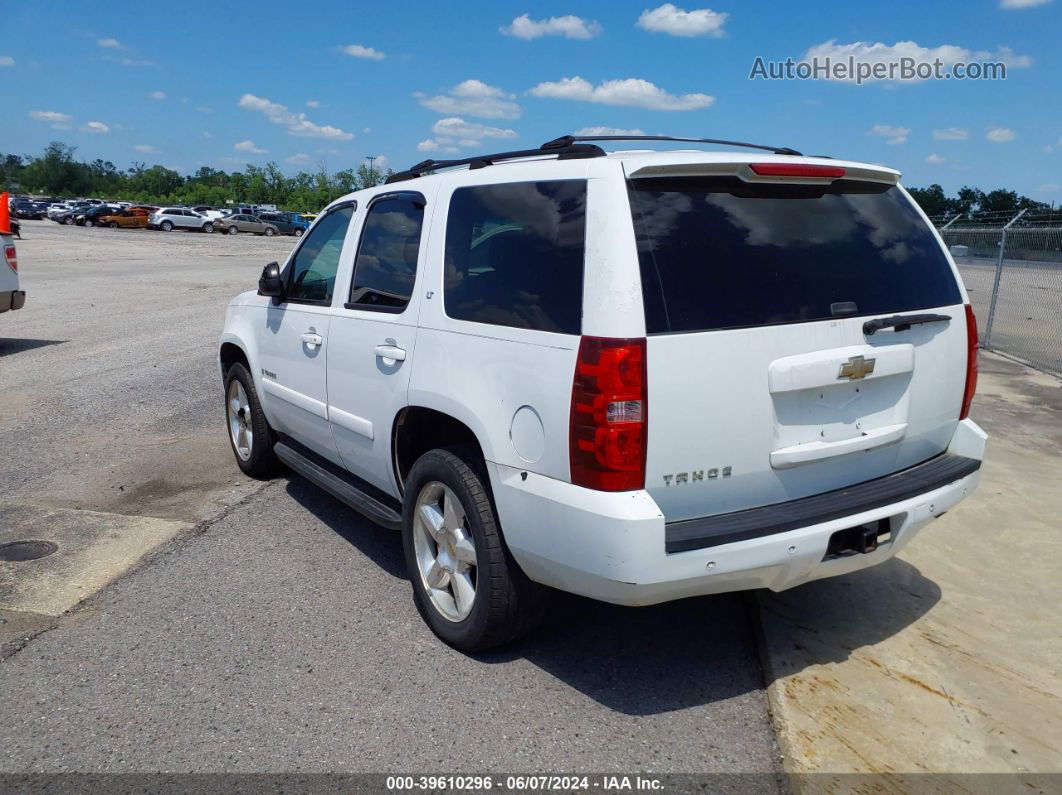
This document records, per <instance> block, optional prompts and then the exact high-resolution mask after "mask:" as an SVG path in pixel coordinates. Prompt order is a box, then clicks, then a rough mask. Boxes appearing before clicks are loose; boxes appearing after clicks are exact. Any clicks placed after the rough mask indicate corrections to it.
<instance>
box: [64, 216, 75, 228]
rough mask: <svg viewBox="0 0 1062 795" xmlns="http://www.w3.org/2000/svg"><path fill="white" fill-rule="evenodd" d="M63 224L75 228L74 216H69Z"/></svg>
mask: <svg viewBox="0 0 1062 795" xmlns="http://www.w3.org/2000/svg"><path fill="white" fill-rule="evenodd" d="M63 224H65V225H66V226H73V225H74V218H73V216H70V215H68V216H67V217H66V218H64V219H63Z"/></svg>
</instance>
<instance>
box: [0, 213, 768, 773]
mask: <svg viewBox="0 0 1062 795" xmlns="http://www.w3.org/2000/svg"><path fill="white" fill-rule="evenodd" d="M26 237H27V239H26V240H25V241H24V242H23V243H22V244H20V247H19V260H20V265H21V266H22V270H23V284H24V285H25V289H26V290H27V291H28V301H27V304H26V308H25V309H24V310H21V311H20V312H17V313H12V314H11V315H6V316H4V317H3V318H0V329H2V332H3V334H4V338H0V372H2V373H3V376H2V377H3V383H4V397H5V405H4V408H3V414H2V415H0V435H3V436H4V438H21V439H23V440H25V441H26V443H25V444H21V445H14V446H12V447H9V448H8V450H7V455H6V456H5V458H4V460H3V461H2V462H0V480H2V482H3V488H4V491H5V492H6V493H7V494H8V496H13V497H15V498H17V499H19V500H22V501H25V502H32V503H34V504H40V505H57V506H61V507H65V508H70V507H83V508H93V509H95V510H101V511H110V512H114V513H122V514H140V515H151V516H162V517H167V518H172V519H179V520H182V521H191V522H197V523H198V524H197V526H196V531H195V532H193V533H191V534H186V535H183V536H181V537H179V538H178V539H177V540H175V541H172V542H170V543H168V544H167V545H165V546H163V547H162V548H160V550H158V551H156V552H155V553H154V554H153V555H152V556H150V558H149V559H148V560H147V561H145V562H143V563H141V564H140V565H139V566H138V567H137V568H136V569H135V570H134V571H132V572H130V573H128V574H127V575H126V576H125V577H123V578H122V579H120V580H119V581H118V582H116V583H115V584H113V585H111V586H110V587H109V588H107V589H105V590H103V591H102V592H100V593H99V594H97V595H96V596H95V597H93V598H91V599H89V600H88V601H87V602H85V603H84V604H83V605H82V606H81V607H80V608H78V609H75V610H74V611H72V612H71V613H69V614H67V615H66V616H64V617H63V618H62V619H60V620H59V622H58V625H57V626H56V627H55V628H53V629H51V630H50V631H47V632H44V633H43V634H40V635H38V636H37V637H36V638H34V639H33V640H32V641H30V642H29V643H28V644H27V645H25V647H23V648H22V649H21V650H20V651H18V652H17V653H16V654H14V655H13V656H10V657H8V658H7V659H6V660H5V661H3V662H2V663H0V690H2V692H3V693H4V694H5V695H4V702H3V706H2V707H0V770H2V771H5V772H59V771H77V772H116V771H176V772H182V771H211V772H216V771H233V772H250V771H268V772H280V771H344V772H353V771H371V772H392V771H417V772H427V773H435V772H464V773H477V772H484V771H494V772H511V771H514V770H519V771H523V772H573V771H586V772H589V771H598V772H601V771H622V772H634V771H657V772H671V773H677V772H696V773H703V772H733V773H761V774H766V775H761V776H758V777H753V778H748V779H740V780H739V783H741V782H744V785H746V787H747V788H756V789H762V788H768V789H769V788H773V786H774V778H773V775H772V774H773V773H774V771H776V769H777V759H778V752H777V748H776V746H775V742H774V737H773V733H772V731H771V727H770V724H769V720H768V717H767V712H766V703H765V698H764V694H763V685H764V682H763V675H762V672H761V669H760V665H759V662H758V659H757V655H756V650H755V645H754V641H753V637H752V634H751V631H750V628H749V621H748V618H747V612H746V604H745V601H744V599H743V597H741V596H734V595H728V596H719V597H710V598H702V599H693V600H687V601H683V602H678V603H672V604H668V605H661V606H657V607H652V608H641V609H626V608H618V607H612V606H608V605H603V604H599V603H595V602H590V601H587V600H583V599H579V598H575V597H570V596H564V595H558V597H557V599H556V602H555V604H554V606H553V609H552V611H551V615H550V618H549V622H548V625H547V627H546V628H544V629H543V630H542V631H540V632H539V633H538V634H537V635H536V636H534V637H532V638H530V639H528V640H526V641H524V642H523V643H520V644H518V645H516V646H514V647H512V648H510V649H507V650H505V651H503V652H500V653H495V654H491V655H485V656H480V657H476V658H472V657H467V656H464V655H461V654H458V653H456V652H454V651H452V650H450V649H448V648H447V647H445V646H443V645H442V644H440V643H439V642H438V641H437V640H436V639H435V638H434V636H432V635H431V633H430V632H429V631H428V630H427V628H426V627H425V626H424V625H423V623H422V622H421V621H420V619H419V617H418V616H417V614H416V611H415V609H414V607H413V604H412V600H411V596H410V593H409V584H408V582H406V580H405V579H404V572H403V565H402V561H401V557H402V556H401V547H400V544H399V539H398V536H397V535H395V534H392V533H388V532H387V531H384V530H381V529H379V528H376V527H374V526H372V525H370V524H368V523H366V522H365V521H363V520H361V519H360V518H358V517H357V516H355V515H354V514H352V513H351V512H349V511H347V510H346V509H344V508H343V507H342V506H340V505H339V504H338V503H336V502H334V501H333V500H332V499H331V498H329V497H327V496H325V495H323V494H322V493H321V492H319V491H317V490H316V489H314V488H313V487H312V486H310V485H309V484H307V483H306V482H305V481H302V480H300V479H299V478H297V477H295V476H292V477H291V478H290V479H288V478H281V479H279V480H277V481H275V482H273V483H271V484H269V485H267V486H265V487H264V488H263V487H261V486H259V485H257V484H252V483H249V482H248V481H246V480H245V479H243V478H242V477H240V476H239V474H238V471H237V469H236V467H235V465H234V464H233V463H232V461H231V459H230V456H231V453H230V451H229V450H228V447H227V442H226V440H225V437H224V431H223V428H222V424H221V408H220V391H219V385H218V377H217V372H216V367H215V364H214V355H215V345H216V339H217V335H218V332H219V330H220V325H221V322H222V319H223V310H224V305H225V303H226V301H227V300H228V299H229V297H231V296H232V295H233V294H234V293H235V292H238V291H239V290H241V289H246V288H248V287H250V286H253V285H254V283H255V281H256V279H257V276H258V272H259V270H260V268H261V265H262V264H264V263H265V262H267V261H269V260H272V259H281V258H282V257H283V255H284V254H285V252H286V250H287V249H288V248H289V247H290V245H291V241H290V239H287V240H285V239H276V240H267V239H261V238H259V239H254V238H246V237H243V236H241V237H240V238H238V239H235V240H234V239H231V238H227V237H226V238H221V237H220V236H216V235H215V236H206V235H196V234H188V233H171V234H164V233H151V232H133V231H130V232H124V231H117V230H109V229H87V230H86V229H79V228H68V227H58V226H56V225H54V224H49V223H37V224H33V223H27V224H26Z"/></svg>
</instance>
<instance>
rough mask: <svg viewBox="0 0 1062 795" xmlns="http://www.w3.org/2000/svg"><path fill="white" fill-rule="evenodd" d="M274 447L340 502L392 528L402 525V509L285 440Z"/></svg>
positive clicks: (303, 473)
mask: <svg viewBox="0 0 1062 795" xmlns="http://www.w3.org/2000/svg"><path fill="white" fill-rule="evenodd" d="M273 451H274V452H275V453H276V454H277V458H279V459H280V460H281V461H283V462H284V463H285V464H287V465H288V466H289V467H291V468H292V469H294V470H295V471H296V472H298V473H299V474H300V475H302V476H303V477H304V478H306V479H307V480H309V481H310V482H312V483H314V484H315V485H317V486H319V487H320V488H322V489H324V490H325V491H327V492H328V493H329V494H331V495H332V496H333V497H335V498H336V499H337V500H339V501H340V502H343V503H345V504H347V505H349V506H350V507H351V508H353V509H354V510H355V511H357V512H358V513H360V514H361V515H362V516H364V517H365V518H366V519H369V520H370V521H373V522H375V523H376V524H378V525H382V526H383V527H386V528H388V529H389V530H401V529H402V516H401V514H399V513H398V511H396V510H394V509H393V508H390V507H388V506H387V505H384V504H383V503H382V502H380V501H379V500H377V499H376V498H375V497H370V496H369V495H368V494H366V493H365V492H364V491H362V490H361V489H359V488H358V487H357V486H355V485H354V484H352V483H350V482H349V481H347V480H345V479H344V478H342V477H340V476H339V475H336V474H334V473H332V472H329V471H328V470H327V469H325V468H324V467H322V466H320V465H319V464H317V463H316V462H314V461H311V460H310V459H309V458H307V457H306V456H304V455H303V454H302V453H300V452H298V451H296V450H295V449H293V448H292V447H289V446H288V445H286V444H284V442H277V443H276V444H275V445H274V446H273Z"/></svg>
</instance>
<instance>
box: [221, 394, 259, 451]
mask: <svg viewBox="0 0 1062 795" xmlns="http://www.w3.org/2000/svg"><path fill="white" fill-rule="evenodd" d="M225 398H226V401H225V402H226V404H227V407H228V415H229V436H231V437H232V447H233V449H234V450H235V451H236V455H238V456H239V457H240V458H241V459H243V460H244V461H248V460H250V458H251V450H252V449H253V448H254V430H253V429H252V427H251V404H250V401H248V400H247V392H246V390H244V388H243V384H241V383H240V382H239V380H238V379H235V378H233V379H232V381H230V382H229V388H228V390H227V391H226V394H225Z"/></svg>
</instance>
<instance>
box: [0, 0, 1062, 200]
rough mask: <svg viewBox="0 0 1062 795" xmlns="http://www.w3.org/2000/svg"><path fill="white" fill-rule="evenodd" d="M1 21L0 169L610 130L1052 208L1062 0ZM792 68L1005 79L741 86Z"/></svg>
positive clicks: (716, 3)
mask: <svg viewBox="0 0 1062 795" xmlns="http://www.w3.org/2000/svg"><path fill="white" fill-rule="evenodd" d="M244 8H246V9H250V10H246V11H245V10H240V9H244ZM645 12H649V13H645ZM0 25H2V29H3V35H2V36H0V79H3V80H4V91H3V93H2V95H0V96H3V97H4V103H3V104H4V107H5V115H6V119H7V121H6V123H4V124H3V125H2V127H0V151H4V152H17V153H34V154H36V153H39V152H40V150H41V149H42V148H43V147H44V146H45V145H46V144H47V143H48V142H49V141H52V140H61V141H65V142H67V143H70V144H72V145H74V146H76V147H77V148H78V155H79V156H80V157H82V158H85V159H94V158H96V157H102V158H104V159H108V160H112V161H113V162H114V163H115V164H116V165H118V166H119V167H121V168H124V167H126V166H128V165H129V164H130V163H132V162H133V161H134V160H140V161H144V162H147V163H148V164H153V163H161V164H163V165H167V166H170V167H172V168H176V169H177V170H179V171H181V172H182V173H186V172H190V171H194V170H195V169H196V168H198V167H199V166H200V165H209V166H213V167H216V168H224V169H225V170H233V169H234V168H242V166H243V164H244V163H246V162H251V163H256V164H259V165H261V164H264V163H265V162H266V161H268V160H275V161H277V162H278V163H279V164H280V165H281V167H282V168H283V169H284V170H285V171H287V172H289V173H290V172H294V171H296V170H300V169H302V170H313V169H315V168H316V167H317V163H318V162H319V161H321V160H323V161H325V162H326V164H327V167H328V168H329V170H332V171H334V170H337V169H341V168H347V167H350V166H356V165H357V164H359V163H360V162H362V160H363V158H364V157H365V156H366V155H383V156H384V157H385V158H386V163H387V164H388V165H390V166H391V167H393V168H396V169H398V168H401V167H403V166H406V165H410V164H412V163H414V162H417V161H418V160H422V159H424V158H425V157H429V156H430V157H436V158H439V157H447V156H452V155H451V154H450V153H451V152H462V153H466V154H474V153H476V152H477V151H498V150H504V149H510V148H521V147H526V146H536V145H538V144H540V143H542V142H543V141H546V140H548V139H550V138H553V137H555V136H556V135H559V134H562V133H566V132H571V131H575V130H581V129H585V128H592V127H609V128H616V129H624V130H641V131H644V132H646V133H650V134H656V133H665V134H671V135H685V136H707V137H720V138H734V139H737V140H748V141H756V142H760V141H763V142H766V143H770V144H772V145H786V146H792V147H794V148H796V149H799V150H801V151H804V152H809V153H823V154H831V155H834V156H836V157H848V158H853V159H859V160H868V161H873V162H882V163H886V164H888V165H891V166H894V167H896V168H899V169H900V170H901V171H903V172H904V181H905V183H906V184H908V185H919V186H920V185H926V184H929V183H931V182H939V183H940V184H942V185H943V186H944V187H945V188H946V189H947V190H949V191H953V190H954V189H956V188H958V187H959V186H961V185H963V184H970V185H975V186H978V187H981V188H983V189H986V190H988V189H991V188H995V187H1007V188H1013V189H1016V190H1018V191H1019V192H1022V193H1025V194H1027V195H1029V196H1032V197H1034V198H1037V199H1041V200H1044V201H1054V202H1056V203H1059V202H1062V47H1060V44H1062V40H1060V38H1059V37H1060V33H1059V31H1060V30H1062V0H1046V2H1045V0H962V1H961V2H950V3H944V2H927V0H921V1H920V2H906V1H902V0H892V2H889V3H854V2H821V3H810V2H806V3H781V2H754V1H753V0H743V1H742V2H740V3H739V2H736V0H708V2H701V0H694V1H693V2H680V3H676V4H675V5H670V4H665V5H664V6H662V7H661V5H660V4H659V3H656V2H648V3H646V2H608V3H606V2H564V3H534V4H528V3H509V2H501V1H497V2H454V3H437V2H436V3H426V2H425V3H420V2H406V3H372V4H370V3H352V2H349V0H348V2H342V3H341V2H316V3H294V2H286V3H276V4H273V3H269V2H260V3H256V4H252V5H250V6H246V5H244V6H240V5H239V4H230V3H212V4H198V3H189V4H178V5H176V6H175V5H174V4H171V3H135V4H131V3H124V2H123V3H112V4H106V3H80V4H68V3H65V2H56V3H50V4H44V3H22V4H17V5H15V4H8V5H7V6H6V8H5V9H4V13H3V15H2V21H0ZM938 48H943V49H938ZM809 51H815V52H819V53H822V54H825V53H829V52H832V53H835V54H836V53H845V52H850V51H851V52H856V53H859V54H863V55H866V56H867V57H870V58H878V57H884V56H888V55H890V54H895V53H900V54H915V55H917V56H918V57H932V55H934V54H935V53H937V52H939V53H942V54H943V55H944V56H945V58H946V59H947V58H975V59H978V60H980V59H983V58H986V57H987V58H989V59H991V60H996V59H1002V60H1004V61H1006V62H1007V63H1008V64H1009V69H1008V76H1007V79H1006V80H1005V81H997V82H985V81H955V80H950V81H923V82H917V83H904V84H896V83H870V84H865V85H861V86H856V85H851V84H847V83H839V82H833V81H825V80H808V81H777V82H768V81H763V80H756V81H750V80H749V79H748V75H749V71H750V69H751V67H752V64H753V61H754V59H755V58H756V57H757V56H762V57H763V58H766V59H778V60H782V59H785V58H786V57H789V56H791V57H793V58H794V59H799V58H801V57H803V56H804V55H805V54H806V53H808V52H809ZM610 81H620V82H610Z"/></svg>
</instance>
